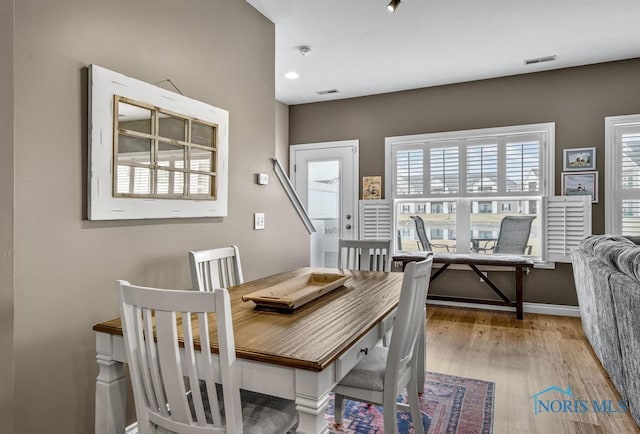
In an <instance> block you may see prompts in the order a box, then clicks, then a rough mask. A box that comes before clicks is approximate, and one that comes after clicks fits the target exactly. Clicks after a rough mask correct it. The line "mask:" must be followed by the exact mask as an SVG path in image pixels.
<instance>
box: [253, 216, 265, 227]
mask: <svg viewBox="0 0 640 434" xmlns="http://www.w3.org/2000/svg"><path fill="white" fill-rule="evenodd" d="M253 229H255V230H259V229H264V213H263V212H256V213H253Z"/></svg>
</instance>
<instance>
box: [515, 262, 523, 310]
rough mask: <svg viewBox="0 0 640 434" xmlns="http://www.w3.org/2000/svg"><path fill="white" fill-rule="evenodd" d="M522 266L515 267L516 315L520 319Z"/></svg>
mask: <svg viewBox="0 0 640 434" xmlns="http://www.w3.org/2000/svg"><path fill="white" fill-rule="evenodd" d="M523 274H524V273H523V272H522V267H516V317H517V318H518V319H522V318H523V317H524V313H523V309H522V302H523V300H522V277H523Z"/></svg>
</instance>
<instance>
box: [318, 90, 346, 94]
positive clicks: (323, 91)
mask: <svg viewBox="0 0 640 434" xmlns="http://www.w3.org/2000/svg"><path fill="white" fill-rule="evenodd" d="M338 92H340V91H339V90H338V89H329V90H319V91H317V92H316V93H317V94H318V95H328V94H330V93H338Z"/></svg>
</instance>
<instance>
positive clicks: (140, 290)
mask: <svg viewBox="0 0 640 434" xmlns="http://www.w3.org/2000/svg"><path fill="white" fill-rule="evenodd" d="M116 288H117V291H118V298H119V301H120V308H121V318H122V329H123V334H124V340H125V347H126V351H127V358H128V362H129V371H130V375H131V383H132V386H133V394H134V399H135V405H136V414H137V417H138V426H139V431H140V432H141V434H146V433H152V432H155V427H156V426H158V427H161V428H164V429H166V430H169V431H173V432H176V433H179V434H195V433H224V432H230V433H235V432H242V414H241V406H240V389H239V383H238V379H237V374H236V372H235V370H234V368H233V366H234V361H235V344H234V337H233V326H232V322H231V303H230V299H229V293H228V291H227V290H226V289H216V290H215V291H213V293H210V292H198V291H182V290H168V289H155V288H145V287H140V286H135V285H130V284H129V283H128V282H125V281H118V282H117V283H116ZM210 313H215V314H216V329H217V335H218V342H219V367H220V371H219V376H216V370H215V369H214V368H215V366H214V363H213V358H212V356H211V352H210V351H202V352H200V351H198V352H196V348H198V347H200V348H210V340H209V339H210V338H209V321H208V315H209V314H210ZM179 338H181V340H182V341H183V345H182V346H181V345H180V344H179ZM216 383H221V384H222V389H223V396H224V408H225V416H226V417H225V419H226V426H225V425H223V423H222V417H221V414H220V403H219V402H218V394H217V392H216ZM188 392H190V393H188ZM189 396H190V398H189ZM203 397H204V398H203Z"/></svg>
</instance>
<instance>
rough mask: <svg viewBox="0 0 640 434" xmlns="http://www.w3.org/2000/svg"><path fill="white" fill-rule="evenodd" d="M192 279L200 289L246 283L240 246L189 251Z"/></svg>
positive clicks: (195, 286)
mask: <svg viewBox="0 0 640 434" xmlns="http://www.w3.org/2000/svg"><path fill="white" fill-rule="evenodd" d="M189 265H190V267H191V280H192V282H193V286H194V288H195V289H197V290H199V291H213V290H214V289H216V288H229V287H231V286H235V285H240V284H241V283H244V277H243V276H242V265H241V263H240V249H238V246H231V247H222V248H218V249H210V250H201V251H191V252H189Z"/></svg>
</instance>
